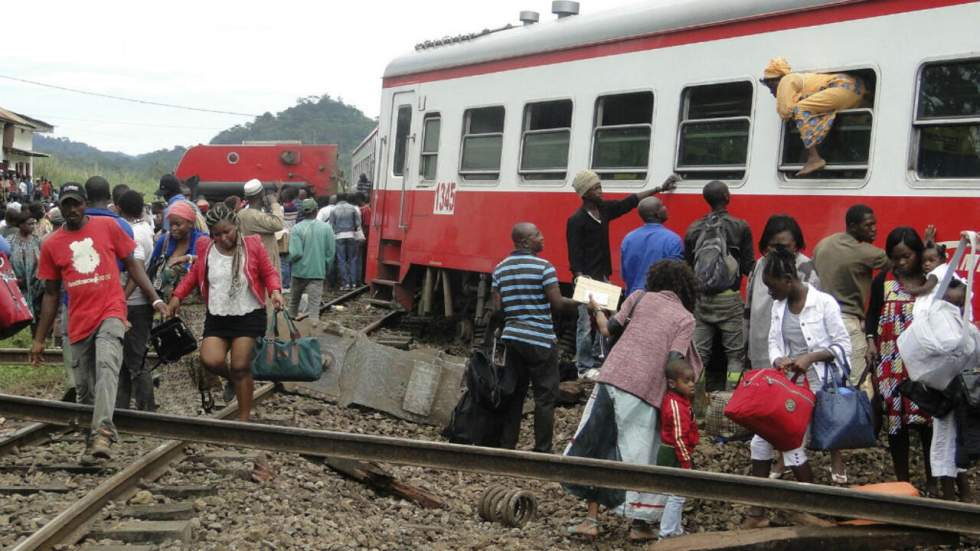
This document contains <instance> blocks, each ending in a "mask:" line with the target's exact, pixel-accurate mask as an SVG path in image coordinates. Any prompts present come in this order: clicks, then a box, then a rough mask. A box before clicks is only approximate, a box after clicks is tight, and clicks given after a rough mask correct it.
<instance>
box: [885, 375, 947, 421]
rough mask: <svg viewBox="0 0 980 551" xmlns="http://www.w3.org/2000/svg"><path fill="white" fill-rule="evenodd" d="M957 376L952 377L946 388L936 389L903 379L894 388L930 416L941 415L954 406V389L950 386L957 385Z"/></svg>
mask: <svg viewBox="0 0 980 551" xmlns="http://www.w3.org/2000/svg"><path fill="white" fill-rule="evenodd" d="M958 380H959V378H956V379H953V382H952V383H950V385H949V387H947V388H946V390H936V389H934V388H930V387H928V386H926V385H924V384H923V383H919V382H915V381H912V380H911V379H905V380H904V381H902V382H901V383H899V385H898V388H897V389H896V390H897V391H898V393H899V394H901V395H902V396H904V397H906V398H908V399H909V400H912V401H913V402H915V403H916V404H917V405H918V406H919V409H920V410H921V411H922V412H923V413H925V414H926V415H929V416H930V417H943V416H945V415H948V414H949V412H951V411H953V408H954V407H956V391H955V389H952V388H950V387H954V386H957V384H956V382H957V381H958Z"/></svg>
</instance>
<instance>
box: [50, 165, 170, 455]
mask: <svg viewBox="0 0 980 551" xmlns="http://www.w3.org/2000/svg"><path fill="white" fill-rule="evenodd" d="M58 201H59V204H58V206H59V207H60V209H61V214H62V216H63V217H64V219H65V225H64V226H63V227H62V228H61V230H60V231H57V232H54V233H52V234H51V235H50V236H48V238H47V239H46V240H45V241H44V243H42V244H41V258H40V260H39V261H38V269H37V277H38V279H42V280H44V299H43V300H42V302H41V315H40V320H39V322H38V325H37V331H36V333H35V335H34V344H33V346H32V347H31V361H32V362H33V363H34V365H39V364H40V363H41V357H42V355H43V353H44V339H45V337H46V336H47V334H48V332H49V331H50V329H51V324H52V323H53V321H54V316H55V311H56V310H57V308H58V298H59V297H60V296H61V287H62V285H64V286H65V289H66V290H67V293H68V340H69V341H71V357H72V363H73V365H72V368H73V371H74V373H75V390H76V394H77V400H78V402H79V403H82V404H93V405H94V406H95V407H94V411H93V412H92V427H91V433H90V437H89V438H88V439H87V441H88V446H87V447H86V450H85V454H84V455H83V456H82V464H95V463H98V462H99V461H100V460H104V459H109V458H110V457H111V454H110V452H109V448H110V446H111V445H112V442H113V441H115V440H116V428H115V426H114V425H113V423H112V415H113V412H114V408H115V403H116V389H117V387H118V385H119V369H120V366H121V365H122V354H123V334H124V333H125V332H126V325H127V322H126V296H125V294H124V293H123V288H122V284H121V283H120V279H119V267H118V265H117V264H116V261H117V260H121V261H123V264H124V265H125V267H126V271H127V272H128V273H129V275H130V277H131V278H132V279H133V281H135V282H136V285H137V286H138V287H139V288H140V289H141V290H142V291H143V292H144V293H146V296H147V297H149V299H150V301H151V302H152V304H153V308H154V309H155V310H157V311H158V312H160V313H161V314H163V315H164V316H167V315H169V308H167V305H166V304H164V302H163V301H162V300H160V297H159V296H157V293H156V290H155V289H154V288H153V285H152V284H151V283H150V280H149V278H147V277H146V272H145V271H144V269H143V263H142V262H140V261H137V260H135V258H134V257H133V250H134V249H135V248H136V245H135V243H134V242H133V240H132V239H131V238H130V237H129V236H128V235H126V233H125V232H124V231H123V230H122V229H121V228H120V227H119V225H118V224H117V223H116V221H115V220H113V219H111V218H100V217H89V216H87V215H86V214H85V208H86V206H87V201H86V195H85V188H83V187H82V186H81V184H76V183H74V182H68V183H66V184H64V185H63V186H61V193H60V194H59V199H58Z"/></svg>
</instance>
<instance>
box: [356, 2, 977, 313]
mask: <svg viewBox="0 0 980 551" xmlns="http://www.w3.org/2000/svg"><path fill="white" fill-rule="evenodd" d="M978 21H980V3H978V2H967V1H962V0H870V1H840V0H837V1H828V0H742V1H739V2H725V1H721V0H687V1H677V2H671V3H662V2H657V3H653V2H651V3H650V4H642V3H641V4H638V5H635V6H630V7H624V8H621V9H614V10H609V11H605V12H601V13H596V14H594V15H581V16H571V17H562V18H559V19H556V20H553V21H550V22H546V23H538V24H529V25H525V26H523V27H517V28H512V29H509V30H503V31H500V32H493V33H489V34H484V35H481V36H478V37H476V38H472V39H469V40H461V41H459V42H454V43H450V44H447V45H438V46H434V47H423V48H421V49H417V50H416V51H415V52H413V53H411V54H409V55H406V56H404V57H400V58H397V59H395V60H394V61H392V62H391V63H390V64H389V65H388V67H387V69H386V71H385V75H384V85H383V93H382V102H381V112H380V113H381V115H380V121H379V129H378V146H377V168H376V173H375V178H374V181H375V190H376V193H375V196H374V200H373V201H374V203H373V207H374V213H375V214H374V217H373V220H372V227H371V232H370V246H369V259H368V277H369V278H370V279H371V280H372V283H373V286H374V288H375V290H376V292H377V293H378V294H382V293H386V292H388V291H386V289H390V290H392V292H393V297H394V298H395V299H397V300H399V301H400V302H401V303H402V304H404V305H405V306H410V305H411V303H412V300H413V296H414V292H415V290H416V289H417V288H418V285H419V282H420V278H421V275H422V274H423V273H424V272H425V270H424V268H425V267H435V268H438V269H448V270H450V271H451V274H453V277H454V278H456V279H455V280H454V283H453V284H454V285H455V286H458V287H460V288H463V287H466V288H471V289H472V288H474V286H473V285H465V284H463V285H460V284H459V283H455V282H457V281H459V280H460V278H463V279H464V280H472V278H474V277H478V276H479V274H487V273H489V272H491V271H492V269H493V267H494V265H495V264H496V263H497V262H498V261H499V260H500V259H501V258H502V257H504V256H505V255H506V254H507V253H508V251H509V250H510V248H511V243H510V239H509V234H510V228H511V225H512V224H513V223H515V222H518V221H530V222H534V223H535V224H537V225H538V226H539V227H540V228H541V231H542V232H543V234H544V236H545V250H544V252H543V256H544V257H545V258H547V259H549V260H550V261H552V262H553V263H554V264H555V265H556V267H557V268H558V270H559V274H560V277H561V278H562V280H563V281H568V280H569V279H570V277H571V274H570V272H569V270H568V260H567V259H568V255H567V250H566V247H565V222H566V219H567V218H568V216H569V215H570V214H571V213H572V212H573V211H574V210H575V209H577V208H578V207H579V205H580V200H579V198H578V197H577V196H576V194H575V193H574V192H573V191H572V189H571V180H572V178H573V177H574V175H575V173H576V172H578V171H579V170H581V169H583V168H592V169H594V170H596V171H597V172H598V173H600V175H601V176H602V177H603V189H604V190H605V193H606V195H607V196H612V197H616V196H623V195H625V194H628V193H631V192H635V191H638V190H644V189H649V188H650V187H653V186H657V185H659V184H660V183H661V182H662V181H663V180H664V178H666V177H667V176H668V175H669V174H671V173H672V172H676V173H678V174H681V175H682V176H683V178H684V181H683V182H682V183H681V184H680V186H679V188H678V190H677V191H676V192H674V193H673V194H669V195H666V196H665V201H666V203H667V205H668V207H669V210H670V220H669V221H668V222H667V225H668V226H669V227H671V228H672V229H674V230H675V231H677V232H678V233H681V234H683V232H684V231H685V229H686V227H687V226H688V224H690V223H691V222H692V221H693V220H694V219H696V218H697V217H699V216H702V215H703V214H704V213H705V212H706V210H707V207H706V206H705V204H704V202H703V200H702V198H701V188H702V186H703V185H704V184H705V183H706V182H707V181H709V180H711V179H721V180H724V181H726V182H727V183H728V184H729V186H730V187H731V189H732V193H733V201H732V204H731V208H730V210H731V212H732V213H733V214H735V215H737V216H739V217H743V218H745V219H747V220H748V221H749V223H750V224H751V226H752V228H753V231H754V234H755V235H756V236H758V234H759V232H761V230H762V227H763V225H764V224H765V221H766V219H767V218H768V216H769V215H771V214H773V213H777V212H783V213H788V214H791V215H793V216H795V217H796V218H797V219H798V220H799V221H800V223H801V224H802V226H803V229H804V233H805V236H806V241H807V243H808V244H809V245H810V246H811V247H812V245H814V244H816V242H817V241H818V240H819V239H820V238H822V237H824V236H825V235H827V234H830V233H832V232H835V231H840V230H842V229H843V225H844V213H845V211H846V210H847V208H848V207H849V206H850V205H852V204H854V203H858V202H860V203H866V204H868V205H870V206H871V207H872V208H874V210H875V212H876V213H877V216H878V220H879V232H878V235H879V237H878V240H879V243H878V244H879V245H882V244H883V241H884V237H885V235H886V234H887V232H888V231H889V230H890V229H891V228H893V227H895V226H898V225H911V226H913V227H916V228H920V231H921V228H923V227H924V226H925V225H926V224H928V223H934V224H936V226H937V227H938V232H939V238H940V239H941V240H950V241H955V240H956V239H957V238H958V235H959V231H961V230H964V229H975V228H976V227H977V226H980V223H978V218H980V40H978V34H977V22H978ZM775 56H783V57H785V58H787V59H788V60H789V61H790V62H791V64H792V65H793V68H794V70H799V71H815V72H831V71H846V72H851V73H855V74H859V75H860V76H862V77H863V78H864V80H865V82H866V83H868V85H869V88H870V90H871V91H870V92H869V94H868V101H867V105H865V106H862V107H861V108H859V109H854V110H852V111H850V112H847V113H844V114H841V115H840V116H839V117H838V119H837V123H836V125H835V129H834V130H833V133H832V134H831V136H830V137H829V138H828V140H827V141H826V142H825V144H824V146H823V148H822V153H823V155H824V157H825V158H827V160H828V162H829V164H828V166H827V168H826V169H825V170H824V171H822V172H820V173H817V174H815V175H814V176H813V177H809V178H797V177H795V176H794V173H795V172H796V171H797V170H798V169H799V167H800V166H801V164H802V163H801V160H802V157H801V156H802V154H803V151H802V146H801V144H800V141H799V138H798V136H796V135H795V134H793V128H792V125H787V124H785V123H783V122H782V121H781V120H780V119H779V117H778V116H777V114H776V109H775V100H774V98H773V97H772V95H771V94H770V93H769V91H768V90H767V89H766V88H765V87H764V86H762V85H761V84H759V82H758V79H759V77H760V76H761V72H762V68H763V67H764V66H765V64H766V62H767V61H768V60H769V59H770V58H772V57H775ZM639 224H640V220H639V218H638V217H637V216H635V215H627V216H625V217H623V218H621V219H619V220H617V221H615V222H613V224H612V226H611V236H610V237H611V242H612V243H613V248H614V251H615V252H614V259H613V264H614V269H618V250H616V249H617V248H618V247H616V244H618V243H619V242H620V241H621V239H622V238H623V236H624V235H625V234H626V233H627V232H628V231H630V230H632V229H633V228H635V227H637V226H638V225H639ZM613 277H614V279H618V277H617V274H614V276H613ZM457 292H458V291H457Z"/></svg>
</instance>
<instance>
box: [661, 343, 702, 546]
mask: <svg viewBox="0 0 980 551" xmlns="http://www.w3.org/2000/svg"><path fill="white" fill-rule="evenodd" d="M666 376H667V388H668V390H667V393H666V394H665V395H664V401H663V404H661V406H660V439H661V441H662V443H661V445H660V451H659V453H658V455H657V465H662V466H665V467H680V468H682V469H691V468H693V465H692V463H691V461H692V454H693V453H694V446H697V445H698V440H699V438H700V436H699V435H698V425H697V422H695V420H694V412H693V411H691V399H693V398H694V369H692V368H691V366H690V364H688V363H687V362H686V361H685V360H682V359H676V360H672V361H671V362H670V363H668V364H667V368H666ZM683 510H684V498H683V497H681V496H673V495H672V496H669V497H668V498H667V505H666V506H665V507H664V514H663V517H661V519H660V538H661V539H663V538H669V537H673V536H680V535H681V534H683V533H684V526H683V524H682V523H681V513H682V512H683Z"/></svg>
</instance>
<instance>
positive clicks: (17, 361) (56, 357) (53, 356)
mask: <svg viewBox="0 0 980 551" xmlns="http://www.w3.org/2000/svg"><path fill="white" fill-rule="evenodd" d="M30 352H31V351H30V349H29V348H0V364H7V365H22V364H27V363H29V356H30ZM156 357H157V355H156V354H155V353H153V352H150V353H149V354H147V356H146V358H147V360H155V359H156ZM42 360H43V362H44V363H45V364H50V365H60V364H61V363H62V362H64V357H63V356H62V352H61V349H60V348H48V349H46V350H45V351H44V354H43V355H42Z"/></svg>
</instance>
